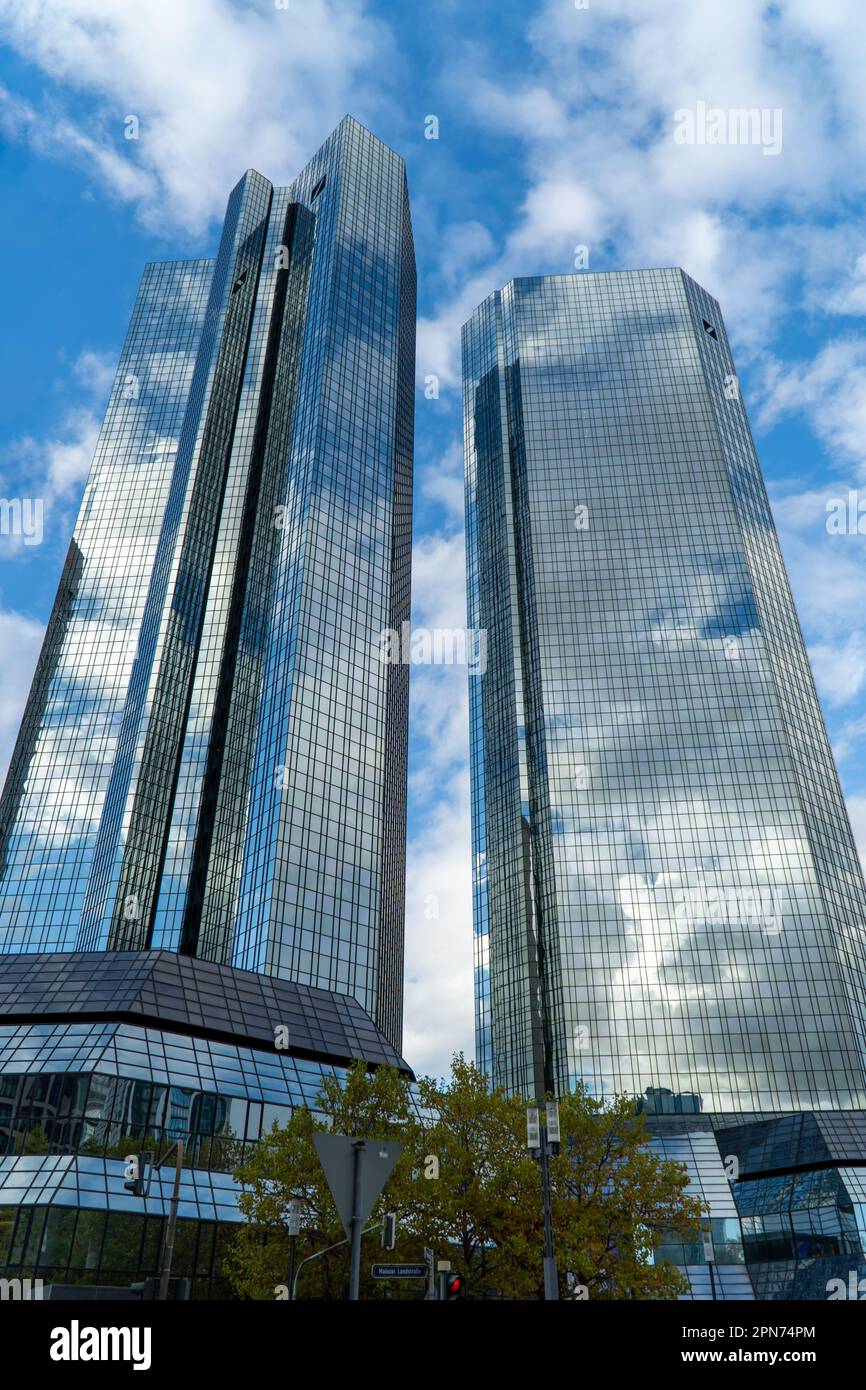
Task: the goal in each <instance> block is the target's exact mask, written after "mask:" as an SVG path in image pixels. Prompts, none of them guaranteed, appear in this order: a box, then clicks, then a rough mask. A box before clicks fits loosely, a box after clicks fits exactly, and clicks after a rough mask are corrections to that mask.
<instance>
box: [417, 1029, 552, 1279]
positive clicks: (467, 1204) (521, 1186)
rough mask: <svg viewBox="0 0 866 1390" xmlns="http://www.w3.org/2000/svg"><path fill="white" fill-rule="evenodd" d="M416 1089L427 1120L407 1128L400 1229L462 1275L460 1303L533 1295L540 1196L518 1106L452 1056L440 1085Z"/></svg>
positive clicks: (537, 1264)
mask: <svg viewBox="0 0 866 1390" xmlns="http://www.w3.org/2000/svg"><path fill="white" fill-rule="evenodd" d="M418 1091H419V1098H420V1103H421V1108H422V1111H424V1112H427V1113H428V1114H429V1115H430V1117H431V1118H430V1119H429V1121H428V1122H427V1123H421V1122H420V1121H417V1120H416V1121H415V1122H414V1123H413V1133H412V1140H411V1147H412V1149H413V1151H414V1153H415V1163H416V1167H415V1180H414V1181H413V1183H412V1184H411V1187H410V1189H409V1203H408V1211H407V1213H406V1222H407V1225H408V1227H409V1228H410V1229H411V1230H412V1231H413V1232H414V1233H415V1234H416V1237H417V1240H418V1243H419V1245H421V1246H429V1247H430V1248H431V1249H432V1250H434V1251H435V1252H436V1253H437V1254H438V1255H439V1256H440V1257H441V1258H443V1259H444V1258H446V1257H447V1258H448V1259H449V1260H450V1261H451V1263H452V1265H453V1267H454V1268H455V1270H457V1271H458V1272H459V1273H461V1274H463V1275H464V1276H465V1278H466V1283H467V1289H468V1292H469V1295H470V1297H472V1296H485V1295H486V1296H493V1297H497V1296H498V1297H504V1298H528V1297H533V1296H534V1295H535V1292H536V1289H537V1286H538V1282H539V1279H540V1277H541V1252H540V1246H539V1243H538V1223H539V1214H540V1211H541V1206H540V1202H541V1197H540V1183H539V1175H538V1170H537V1165H536V1164H534V1163H533V1161H532V1159H531V1157H530V1155H529V1152H528V1150H527V1148H526V1117H525V1107H524V1103H523V1101H522V1100H521V1099H520V1098H519V1097H517V1098H514V1097H510V1096H508V1095H506V1093H505V1092H504V1091H502V1090H500V1089H495V1090H492V1091H491V1090H490V1088H489V1086H488V1082H487V1077H486V1076H485V1075H484V1073H483V1072H481V1071H479V1070H478V1068H477V1067H476V1066H475V1065H474V1064H473V1063H472V1062H467V1061H466V1059H465V1057H464V1056H463V1054H462V1053H458V1054H457V1055H456V1056H455V1057H454V1058H453V1059H452V1063H451V1077H450V1079H449V1081H447V1082H437V1081H433V1080H431V1079H430V1078H429V1077H424V1078H422V1079H421V1081H420V1082H419V1083H418ZM433 1174H435V1176H433Z"/></svg>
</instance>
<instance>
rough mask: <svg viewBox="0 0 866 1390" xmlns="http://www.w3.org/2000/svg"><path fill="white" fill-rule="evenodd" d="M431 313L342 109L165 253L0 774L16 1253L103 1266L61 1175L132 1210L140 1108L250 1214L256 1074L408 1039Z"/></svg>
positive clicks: (312, 1082)
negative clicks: (423, 340)
mask: <svg viewBox="0 0 866 1390" xmlns="http://www.w3.org/2000/svg"><path fill="white" fill-rule="evenodd" d="M414 344H415V261H414V250H413V242H412V230H411V222H410V215H409V204H408V197H407V187H406V175H405V169H404V165H403V161H402V160H401V159H400V158H399V157H398V156H397V155H396V154H395V153H394V152H393V151H392V150H390V149H388V148H387V147H386V146H385V145H383V144H382V143H381V142H380V141H379V140H377V139H376V138H375V137H374V136H373V135H372V134H370V132H369V131H367V130H365V129H364V128H363V127H362V126H360V125H359V124H358V122H357V121H355V120H353V119H352V118H351V117H348V116H347V117H346V118H345V119H344V120H343V121H342V122H341V124H340V125H339V126H338V127H337V129H336V130H335V131H334V132H333V133H332V134H331V135H330V137H329V138H328V139H327V140H326V141H325V143H324V144H323V146H322V147H321V149H320V150H319V151H318V153H317V154H316V155H315V156H314V157H313V158H312V159H311V161H310V162H309V164H308V165H307V167H306V168H305V169H304V170H303V171H302V173H301V174H299V176H298V178H297V179H296V180H295V182H294V183H292V184H291V185H289V186H288V187H285V188H275V187H273V186H272V185H271V184H270V183H269V182H268V181H267V180H266V179H265V178H263V177H262V176H261V175H260V174H258V173H256V172H255V171H253V170H250V171H248V172H247V173H246V174H245V175H244V177H243V178H242V179H241V181H240V182H239V183H238V184H237V186H236V187H235V189H234V190H233V192H232V193H231V196H230V198H229V203H228V209H227V213H226V219H225V223H224V226H223V230H222V237H221V240H220V244H219V249H218V252H217V255H216V257H215V258H214V259H212V260H201V261H174V262H168V263H159V264H152V265H149V266H147V267H146V269H145V272H144V275H143V278H142V281H141V286H140V289H139V293H138V298H137V300H136V304H135V308H134V311H133V315H132V320H131V323H130V327H129V332H128V335H127V339H126V343H125V346H124V348H123V352H122V355H121V359H120V364H119V367H118V371H117V375H116V378H115V382H114V386H113V389H112V392H111V397H110V400H109V403H108V408H107V411H106V416H105V422H104V425H103V428H102V432H101V434H100V438H99V442H98V445H97V449H96V455H95V458H94V461H93V467H92V470H91V474H90V478H89V481H88V483H87V487H86V490H85V493H84V497H83V500H82V504H81V510H80V513H79V517H78V522H77V525H76V528H75V533H74V536H73V539H72V543H71V545H70V549H69V553H68V556H67V559H66V563H65V566H64V569H63V573H62V577H61V581H60V586H59V590H58V594H57V599H56V602H55V605H54V609H53V612H52V614H51V618H50V621H49V624H48V629H47V633H46V637H45V641H44V645H43V649H42V652H41V655H40V658H39V662H38V666H37V670H36V675H35V678H34V682H33V686H32V689H31V692H30V697H29V700H28V703H27V706H26V710H25V714H24V718H23V722H22V726H21V731H20V734H19V737H18V740H17V743H16V746H15V749H14V752H13V757H12V761H11V765H10V768H9V772H8V775H7V778H6V783H5V787H4V790H3V795H2V800H0V977H2V978H3V980H5V981H6V984H5V985H2V984H0V1024H2V1026H0V1049H2V1063H0V1136H2V1138H3V1142H4V1144H5V1148H4V1150H3V1151H4V1152H5V1153H6V1155H7V1157H6V1158H4V1159H2V1160H0V1212H2V1211H3V1209H4V1208H5V1207H6V1206H7V1205H17V1204H21V1205H22V1211H23V1213H24V1215H23V1217H22V1218H20V1219H19V1226H18V1228H16V1231H17V1233H16V1234H15V1235H14V1238H13V1237H11V1236H10V1239H11V1241H12V1244H11V1246H10V1247H9V1249H8V1250H7V1253H6V1257H5V1259H6V1264H7V1266H9V1267H12V1268H20V1267H22V1261H23V1264H24V1266H25V1267H27V1268H30V1269H31V1270H36V1272H40V1273H41V1272H43V1269H52V1268H55V1267H56V1268H59V1269H60V1268H62V1269H67V1268H68V1269H69V1270H72V1271H74V1269H75V1268H76V1261H78V1263H79V1264H80V1265H81V1268H85V1269H88V1270H91V1271H93V1270H97V1269H98V1268H100V1267H106V1260H105V1259H103V1258H102V1256H101V1255H100V1254H99V1249H100V1241H101V1240H102V1239H103V1236H104V1237H105V1239H106V1240H109V1243H110V1244H111V1240H110V1239H109V1238H110V1230H109V1229H108V1227H107V1226H106V1227H105V1228H104V1229H103V1226H100V1228H99V1232H97V1231H96V1227H95V1226H94V1229H93V1231H91V1233H90V1235H87V1236H86V1238H85V1236H82V1237H81V1240H83V1241H84V1245H81V1243H80V1242H79V1244H78V1245H76V1242H77V1241H79V1237H78V1235H77V1234H76V1233H75V1230H74V1227H75V1220H76V1216H75V1210H72V1211H71V1213H70V1211H69V1210H67V1208H73V1209H75V1208H76V1207H77V1203H78V1194H79V1186H80V1187H81V1188H86V1189H88V1190H91V1191H98V1193H99V1194H100V1195H99V1197H98V1199H96V1203H95V1204H96V1206H97V1207H99V1208H100V1213H101V1215H100V1220H101V1219H102V1217H103V1216H104V1217H105V1221H106V1222H108V1223H109V1226H110V1219H113V1218H111V1213H112V1212H113V1211H115V1210H118V1209H119V1208H120V1207H122V1206H123V1205H124V1200H123V1189H122V1172H121V1167H122V1165H121V1164H120V1163H119V1162H117V1161H116V1157H117V1156H116V1150H117V1146H118V1145H120V1146H121V1147H123V1145H124V1144H127V1145H129V1144H130V1143H132V1144H133V1146H134V1141H135V1137H136V1135H139V1136H145V1135H147V1136H153V1135H156V1136H157V1137H158V1138H160V1139H162V1140H165V1139H169V1138H171V1137H172V1136H174V1137H177V1136H178V1135H179V1134H181V1133H186V1135H187V1138H188V1148H189V1152H190V1154H191V1156H192V1157H191V1160H190V1161H191V1163H192V1166H193V1168H194V1169H196V1170H198V1169H201V1170H202V1171H201V1172H198V1171H196V1172H195V1173H193V1174H192V1175H191V1177H190V1179H189V1183H190V1186H189V1190H188V1193H187V1197H188V1201H187V1203H186V1207H185V1208H184V1207H182V1209H181V1217H184V1216H194V1217H196V1219H197V1220H200V1219H202V1211H205V1213H206V1215H207V1216H208V1217H209V1218H210V1219H216V1216H217V1215H219V1216H221V1217H223V1218H224V1217H225V1216H226V1212H227V1211H228V1212H230V1211H231V1210H232V1209H233V1203H234V1193H233V1190H232V1184H231V1180H230V1177H229V1176H228V1174H229V1173H230V1172H231V1169H232V1167H233V1166H234V1159H235V1158H236V1156H237V1149H236V1145H237V1143H238V1142H241V1140H242V1141H243V1142H254V1141H255V1137H256V1135H257V1134H258V1132H259V1129H260V1126H261V1124H262V1123H265V1124H266V1126H268V1125H269V1124H270V1119H269V1118H268V1114H265V1115H264V1120H263V1118H262V1114H263V1112H262V1107H263V1106H264V1108H265V1111H273V1112H274V1114H276V1113H277V1112H279V1113H281V1114H287V1113H288V1109H289V1107H290V1106H291V1105H292V1104H294V1103H298V1101H299V1100H303V1099H304V1098H305V1097H306V1098H307V1099H311V1098H314V1095H315V1091H316V1089H317V1086H318V1082H319V1081H320V1079H321V1075H322V1074H323V1069H325V1070H331V1069H333V1068H337V1069H338V1070H339V1068H341V1067H343V1066H345V1065H347V1064H348V1063H349V1062H351V1061H352V1059H353V1058H356V1057H359V1058H364V1059H365V1060H367V1061H368V1062H369V1063H370V1064H371V1065H375V1064H376V1063H377V1062H382V1061H383V1060H388V1061H390V1062H392V1063H393V1064H395V1065H400V1066H403V1067H405V1063H403V1062H402V1061H401V1059H400V1057H399V1048H400V1038H401V1030H402V975H403V912H404V876H405V818H406V754H407V736H408V666H406V665H398V664H393V663H387V664H386V663H384V662H383V661H382V660H381V657H380V653H381V640H380V639H381V633H382V631H383V630H384V629H390V628H395V629H397V630H398V631H399V630H400V628H401V624H402V623H403V622H404V621H407V620H408V618H409V597H410V565H411V524H412V523H411V517H412V450H413V438H412V431H413V390H414V351H415V348H414ZM265 977H269V978H270V980H271V981H272V982H273V984H272V986H271V985H269V986H268V989H267V990H265V993H264V994H262V993H261V991H262V989H263V988H264V986H263V985H262V983H261V982H262V980H263V979H264V978H265ZM148 981H150V982H151V983H147V982H148ZM157 981H160V982H161V983H160V985H159V987H158V988H157ZM287 990H289V991H290V992H289V993H286V991H287ZM291 990H295V991H296V992H295V993H291ZM142 991H143V993H142ZM281 991H282V992H281ZM297 991H300V993H298V992H297ZM51 1000H53V1003H51ZM136 1001H137V1002H136ZM257 1001H258V1002H257ZM251 1010H252V1013H251ZM347 1010H348V1012H347ZM46 1014H50V1015H51V1021H50V1022H49V1021H46V1017H45V1016H46ZM287 1014H291V1015H293V1017H292V1018H288V1017H287ZM280 1025H282V1026H283V1027H284V1028H285V1027H287V1028H288V1036H289V1042H288V1047H287V1049H286V1050H284V1051H283V1052H282V1054H281V1055H277V1056H274V1052H275V1046H276V1044H275V1041H274V1039H275V1030H276V1029H277V1028H278V1027H279V1026H280ZM249 1107H252V1108H251V1109H250V1108H249ZM185 1117H186V1118H185ZM270 1118H273V1114H272V1115H271V1116H270ZM200 1119H201V1121H202V1122H203V1124H204V1128H203V1129H201V1128H200V1127H199V1120H200ZM187 1121H188V1123H187ZM241 1121H242V1123H241ZM250 1121H252V1122H253V1128H254V1131H255V1132H254V1133H253V1134H252V1136H251V1134H250V1131H249V1123H250ZM239 1125H240V1126H241V1129H242V1130H243V1133H241V1132H240V1130H239V1128H238V1126H239ZM34 1128H35V1129H36V1130H38V1139H37V1141H33V1139H32V1134H33V1131H34ZM196 1136H198V1137H199V1138H201V1137H204V1138H206V1141H207V1142H206V1143H205V1144H204V1145H200V1144H198V1143H197V1141H196ZM229 1140H230V1141H231V1143H230V1144H229V1143H228V1141H229ZM218 1141H219V1142H218ZM224 1141H225V1142H224ZM34 1143H35V1147H34ZM232 1146H235V1147H234V1148H233V1149H232V1152H233V1154H234V1158H232V1157H230V1156H229V1155H228V1150H229V1149H230V1148H232ZM43 1155H47V1156H48V1157H46V1158H44V1159H43ZM85 1155H86V1157H85ZM59 1159H62V1160H63V1161H62V1162H59V1161H58V1160H59ZM46 1164H47V1165H48V1167H47V1168H46V1167H45V1165H46ZM49 1169H50V1172H49ZM214 1183H216V1184H217V1186H219V1188H220V1191H219V1201H218V1202H217V1199H216V1197H215V1195H214V1194H215V1189H214ZM196 1184H198V1187H196ZM4 1194H5V1195H4ZM202 1194H204V1195H202ZM160 1200H161V1199H160V1198H159V1197H158V1196H157V1197H156V1198H154V1201H155V1202H156V1203H157V1205H156V1206H154V1207H153V1211H154V1212H156V1214H157V1220H159V1221H161V1219H162V1208H161V1207H160V1205H159V1202H160ZM215 1202H217V1206H218V1207H219V1212H218V1213H217V1208H216V1206H215ZM85 1205H88V1206H93V1205H94V1202H93V1201H92V1200H88V1201H87V1202H86V1203H85ZM134 1205H135V1203H133V1206H134ZM126 1206H127V1208H129V1200H128V1198H127V1199H126ZM61 1208H62V1210H61ZM55 1209H56V1210H55ZM52 1213H54V1215H52ZM79 1216H82V1214H81V1213H79ZM55 1217H56V1219H55ZM82 1219H83V1217H82ZM95 1219H96V1218H95V1217H94V1218H92V1220H91V1217H88V1220H91V1225H92V1224H93V1221H95ZM118 1219H119V1217H118ZM136 1219H138V1218H136ZM141 1219H142V1220H143V1219H144V1218H143V1217H142V1218H141ZM21 1220H23V1221H24V1222H25V1226H26V1230H25V1229H23V1228H21ZM52 1223H53V1224H52ZM70 1223H71V1224H70ZM97 1224H98V1223H97ZM5 1225H6V1223H5V1222H4V1221H3V1220H2V1217H0V1226H3V1227H5ZM19 1228H20V1229H19ZM10 1230H11V1227H10ZM100 1232H101V1234H100ZM145 1238H146V1233H145V1232H144V1228H142V1232H141V1239H142V1240H143V1241H145V1245H143V1246H142V1247H141V1249H142V1251H145V1249H146V1248H147V1249H149V1246H147V1245H146V1239H145ZM208 1238H209V1239H210V1246H209V1247H208V1248H209V1249H211V1252H212V1250H213V1237H212V1233H211V1235H210V1236H209V1237H208ZM147 1239H149V1237H148V1238H147ZM113 1248H114V1249H115V1251H116V1250H117V1249H118V1248H119V1247H118V1246H117V1242H114V1243H113ZM76 1250H78V1252H79V1253H78V1254H77V1255H76V1254H75V1251H76ZM82 1251H83V1253H82ZM46 1252H48V1253H46ZM196 1258H197V1257H196ZM210 1258H211V1257H210V1256H208V1260H209V1259H210ZM141 1259H142V1261H143V1263H142V1264H141V1265H140V1266H138V1268H139V1272H141V1271H142V1270H144V1269H145V1266H146V1264H147V1261H146V1260H145V1255H144V1253H142V1256H141ZM3 1261H4V1257H3V1255H2V1252H0V1264H2V1263H3ZM194 1263H195V1261H194ZM205 1263H206V1264H207V1269H208V1271H210V1270H211V1265H210V1264H208V1263H207V1261H205ZM107 1267H108V1269H109V1273H111V1260H110V1259H109V1260H108V1261H107ZM196 1268H198V1266H196ZM115 1272H116V1271H115ZM181 1272H183V1271H181ZM203 1277H207V1278H210V1277H211V1276H210V1273H208V1274H207V1275H206V1276H203ZM107 1282H111V1279H108V1280H107Z"/></svg>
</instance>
